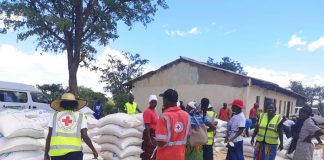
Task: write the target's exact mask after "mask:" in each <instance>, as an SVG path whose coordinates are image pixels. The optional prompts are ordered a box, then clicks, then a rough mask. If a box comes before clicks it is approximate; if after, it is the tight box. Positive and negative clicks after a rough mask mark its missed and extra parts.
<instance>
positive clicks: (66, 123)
mask: <svg viewBox="0 0 324 160" xmlns="http://www.w3.org/2000/svg"><path fill="white" fill-rule="evenodd" d="M62 122H64V124H65V126H69V125H70V123H72V120H71V119H70V116H66V118H65V119H62Z"/></svg>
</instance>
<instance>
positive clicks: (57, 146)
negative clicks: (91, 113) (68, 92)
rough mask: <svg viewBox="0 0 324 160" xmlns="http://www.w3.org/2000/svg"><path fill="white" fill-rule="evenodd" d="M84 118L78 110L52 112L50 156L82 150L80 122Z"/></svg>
mask: <svg viewBox="0 0 324 160" xmlns="http://www.w3.org/2000/svg"><path fill="white" fill-rule="evenodd" d="M83 119H86V117H85V115H84V114H82V113H80V112H73V111H62V112H55V113H54V114H53V129H52V137H51V141H50V150H49V155H50V156H63V155H66V154H68V153H70V152H76V151H82V140H81V124H82V120H83Z"/></svg>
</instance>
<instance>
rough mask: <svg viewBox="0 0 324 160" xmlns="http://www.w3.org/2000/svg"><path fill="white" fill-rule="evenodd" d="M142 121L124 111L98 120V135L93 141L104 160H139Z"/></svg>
mask: <svg viewBox="0 0 324 160" xmlns="http://www.w3.org/2000/svg"><path fill="white" fill-rule="evenodd" d="M142 125H143V121H141V120H140V119H137V118H136V117H132V116H130V115H128V114H125V113H116V114H111V115H107V116H106V117H103V118H101V119H100V120H99V123H98V127H99V129H98V132H97V133H98V135H100V136H98V137H94V141H95V142H96V143H98V144H99V145H100V146H101V151H102V157H103V158H104V159H105V160H112V159H114V160H115V159H116V160H128V159H129V160H137V159H138V160H140V157H139V156H140V154H141V153H142V152H143V151H142V149H141V144H142V142H143V141H142V136H143V132H142V131H140V130H139V129H136V128H140V127H141V126H142Z"/></svg>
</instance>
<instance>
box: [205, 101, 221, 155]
mask: <svg viewBox="0 0 324 160" xmlns="http://www.w3.org/2000/svg"><path fill="white" fill-rule="evenodd" d="M207 106H208V107H207ZM201 108H202V110H203V113H204V114H205V112H206V115H207V118H208V121H209V122H210V125H212V128H211V129H209V128H210V127H209V128H208V129H209V130H210V131H208V133H207V134H208V142H207V143H206V144H205V145H203V157H204V160H213V159H214V155H213V145H214V137H215V134H216V130H215V129H216V125H217V121H216V116H217V113H216V112H215V111H213V106H212V105H210V104H209V100H208V99H207V98H206V99H205V101H201ZM204 114H203V115H204ZM207 125H209V124H207Z"/></svg>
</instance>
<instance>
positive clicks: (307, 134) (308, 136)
mask: <svg viewBox="0 0 324 160" xmlns="http://www.w3.org/2000/svg"><path fill="white" fill-rule="evenodd" d="M311 115H312V109H311V108H310V107H307V106H305V107H303V108H301V109H300V111H299V119H300V122H303V123H296V124H297V125H301V129H300V132H299V133H298V141H297V145H296V151H295V153H294V156H293V160H312V159H313V153H314V148H315V147H314V145H313V144H312V141H311V140H312V138H315V137H319V136H321V135H323V134H324V132H323V131H322V130H321V129H320V128H319V127H318V126H317V125H316V124H315V123H314V121H313V119H312V118H311Z"/></svg>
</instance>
